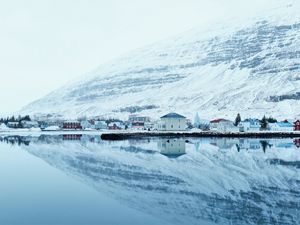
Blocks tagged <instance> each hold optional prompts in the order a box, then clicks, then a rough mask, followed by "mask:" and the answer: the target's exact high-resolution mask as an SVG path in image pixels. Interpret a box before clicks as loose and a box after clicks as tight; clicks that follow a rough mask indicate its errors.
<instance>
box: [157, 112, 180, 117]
mask: <svg viewBox="0 0 300 225" xmlns="http://www.w3.org/2000/svg"><path fill="white" fill-rule="evenodd" d="M160 118H185V117H184V116H182V115H179V114H177V113H168V114H167V115H164V116H162V117H160Z"/></svg>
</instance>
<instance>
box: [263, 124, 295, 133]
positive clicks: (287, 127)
mask: <svg viewBox="0 0 300 225" xmlns="http://www.w3.org/2000/svg"><path fill="white" fill-rule="evenodd" d="M269 129H270V131H283V132H292V131H294V125H293V124H292V123H290V122H287V121H285V122H278V123H269Z"/></svg>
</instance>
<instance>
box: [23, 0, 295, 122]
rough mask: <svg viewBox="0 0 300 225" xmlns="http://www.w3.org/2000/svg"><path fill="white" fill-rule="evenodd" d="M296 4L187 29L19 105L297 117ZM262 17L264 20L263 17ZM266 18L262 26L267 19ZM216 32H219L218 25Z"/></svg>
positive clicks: (92, 112) (35, 110)
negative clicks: (255, 16)
mask: <svg viewBox="0 0 300 225" xmlns="http://www.w3.org/2000/svg"><path fill="white" fill-rule="evenodd" d="M298 6H299V5H297V4H296V3H295V2H294V3H293V5H290V4H288V3H286V4H285V6H284V7H283V8H276V10H275V11H276V12H277V11H280V15H285V16H279V15H278V14H279V13H278V14H276V13H275V15H277V16H274V15H273V14H274V12H273V13H270V15H272V16H269V17H268V16H263V17H260V18H258V19H256V20H249V22H248V23H246V22H245V23H244V22H243V23H242V24H235V23H234V21H231V22H229V23H227V24H226V23H225V24H223V25H222V23H220V25H219V27H218V28H216V27H213V28H208V29H209V31H206V32H204V31H203V28H200V29H194V30H191V31H189V32H187V33H186V34H182V35H179V36H176V37H173V38H170V39H167V40H163V41H161V42H158V43H154V44H152V45H149V46H147V47H145V48H139V49H137V50H134V51H132V52H130V53H128V54H127V55H123V56H121V57H119V58H117V59H116V60H112V61H111V62H110V63H107V64H104V65H102V66H100V67H98V68H97V69H96V70H94V71H92V72H90V73H88V74H87V75H86V76H85V77H83V78H79V79H78V80H76V81H75V82H73V83H71V84H68V85H66V86H64V87H62V88H60V89H57V90H56V91H54V92H51V93H50V94H49V95H47V96H46V97H44V98H42V99H39V100H37V101H35V102H33V103H31V104H29V105H28V106H26V107H24V108H23V109H22V110H21V112H22V113H28V114H35V115H41V114H48V113H50V114H61V115H63V116H64V117H69V118H75V117H77V116H83V115H85V116H99V115H101V116H111V117H113V116H115V117H120V118H123V117H125V118H126V117H127V116H128V115H129V114H130V113H141V114H145V115H149V116H152V117H158V116H160V115H161V114H164V113H166V112H168V111H177V112H179V113H182V114H185V115H187V116H189V117H192V116H193V115H194V114H195V112H199V113H200V115H201V117H203V118H213V117H233V116H235V115H236V114H237V113H238V112H240V113H241V114H242V116H244V117H250V116H254V117H260V116H263V115H264V114H268V115H272V116H275V117H281V118H282V119H284V118H287V117H289V118H291V117H292V118H296V117H298V116H299V115H300V113H298V111H299V109H300V105H299V103H298V94H297V93H298V91H297V90H299V88H300V83H299V80H300V75H299V71H300V64H299V63H298V61H299V58H300V48H299V44H300V43H299V40H300V35H299V33H300V17H299V16H298V14H296V12H297V8H298ZM264 17H265V18H267V19H263V18H264ZM268 19H269V20H268ZM222 26H223V28H220V27H222ZM266 86H269V87H268V88H266Z"/></svg>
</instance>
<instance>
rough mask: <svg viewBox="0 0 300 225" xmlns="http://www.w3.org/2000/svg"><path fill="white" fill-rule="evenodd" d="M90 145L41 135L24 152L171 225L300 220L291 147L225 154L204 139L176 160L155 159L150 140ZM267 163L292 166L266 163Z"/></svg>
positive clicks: (296, 171)
mask: <svg viewBox="0 0 300 225" xmlns="http://www.w3.org/2000/svg"><path fill="white" fill-rule="evenodd" d="M86 138H88V137H86ZM224 140H225V139H224ZM199 141H200V142H199ZM228 141H233V140H230V139H228ZM237 141H239V140H237ZM93 142H94V143H91V142H90V141H88V140H87V141H83V140H82V141H81V142H72V141H62V140H61V141H58V140H57V139H55V138H54V137H51V136H50V137H47V136H43V137H42V136H41V137H40V138H39V139H36V140H35V141H32V142H30V144H29V145H28V146H26V145H22V148H23V149H24V150H26V151H28V152H29V153H31V154H33V155H35V156H37V157H39V158H41V159H43V160H44V161H46V162H47V163H49V164H50V165H52V166H54V167H56V168H59V169H60V170H62V171H64V172H65V173H67V174H68V175H69V176H72V177H74V178H75V179H79V180H81V181H82V182H84V183H86V184H88V185H90V186H92V187H94V188H95V189H96V190H98V191H99V192H101V193H105V194H106V195H107V196H109V197H111V198H114V199H116V200H118V201H120V203H122V204H125V205H127V206H128V207H131V208H134V209H137V210H139V211H142V212H144V213H147V214H150V215H153V216H155V217H159V218H161V219H165V220H167V221H169V222H172V224H199V223H200V224H202V223H201V220H207V221H211V222H214V223H216V224H241V225H242V224H297V222H298V221H299V220H300V214H299V212H298V211H299V200H300V192H299V184H300V183H299V181H300V174H299V160H300V157H299V150H298V149H296V148H295V147H291V148H285V149H284V148H280V147H276V146H277V145H276V144H275V142H274V143H273V142H272V144H273V146H274V147H273V148H272V149H271V150H268V151H266V152H265V153H264V152H263V151H261V150H241V151H240V152H237V151H236V149H235V148H232V149H230V148H229V149H227V150H226V151H223V150H222V149H219V147H214V146H212V144H211V140H209V139H201V140H200V139H195V140H192V142H195V145H191V144H187V145H186V147H187V149H186V151H187V154H186V155H183V156H181V157H179V158H175V159H174V158H167V157H166V156H164V155H161V154H159V152H158V151H157V146H156V145H157V143H156V141H155V140H154V141H150V142H148V140H145V141H143V140H139V141H133V140H132V141H121V142H104V141H101V140H99V142H98V143H95V140H93ZM281 142H283V143H284V140H282V141H281ZM289 142H291V140H289ZM227 144H228V143H227ZM196 146H198V147H196ZM218 146H221V145H218ZM226 146H227V145H226ZM195 147H196V148H195ZM273 159H277V160H283V161H285V162H290V163H292V162H295V163H298V166H297V165H296V164H294V166H289V165H279V164H272V163H270V161H272V160H273Z"/></svg>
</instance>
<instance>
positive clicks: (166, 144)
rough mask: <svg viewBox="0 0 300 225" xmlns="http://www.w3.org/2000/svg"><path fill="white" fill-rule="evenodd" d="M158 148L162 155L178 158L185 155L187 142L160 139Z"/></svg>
mask: <svg viewBox="0 0 300 225" xmlns="http://www.w3.org/2000/svg"><path fill="white" fill-rule="evenodd" d="M157 146H158V149H159V150H160V153H161V154H162V155H165V156H167V157H169V158H177V157H179V156H181V155H184V154H185V140H183V139H160V140H158V142H157Z"/></svg>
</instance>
